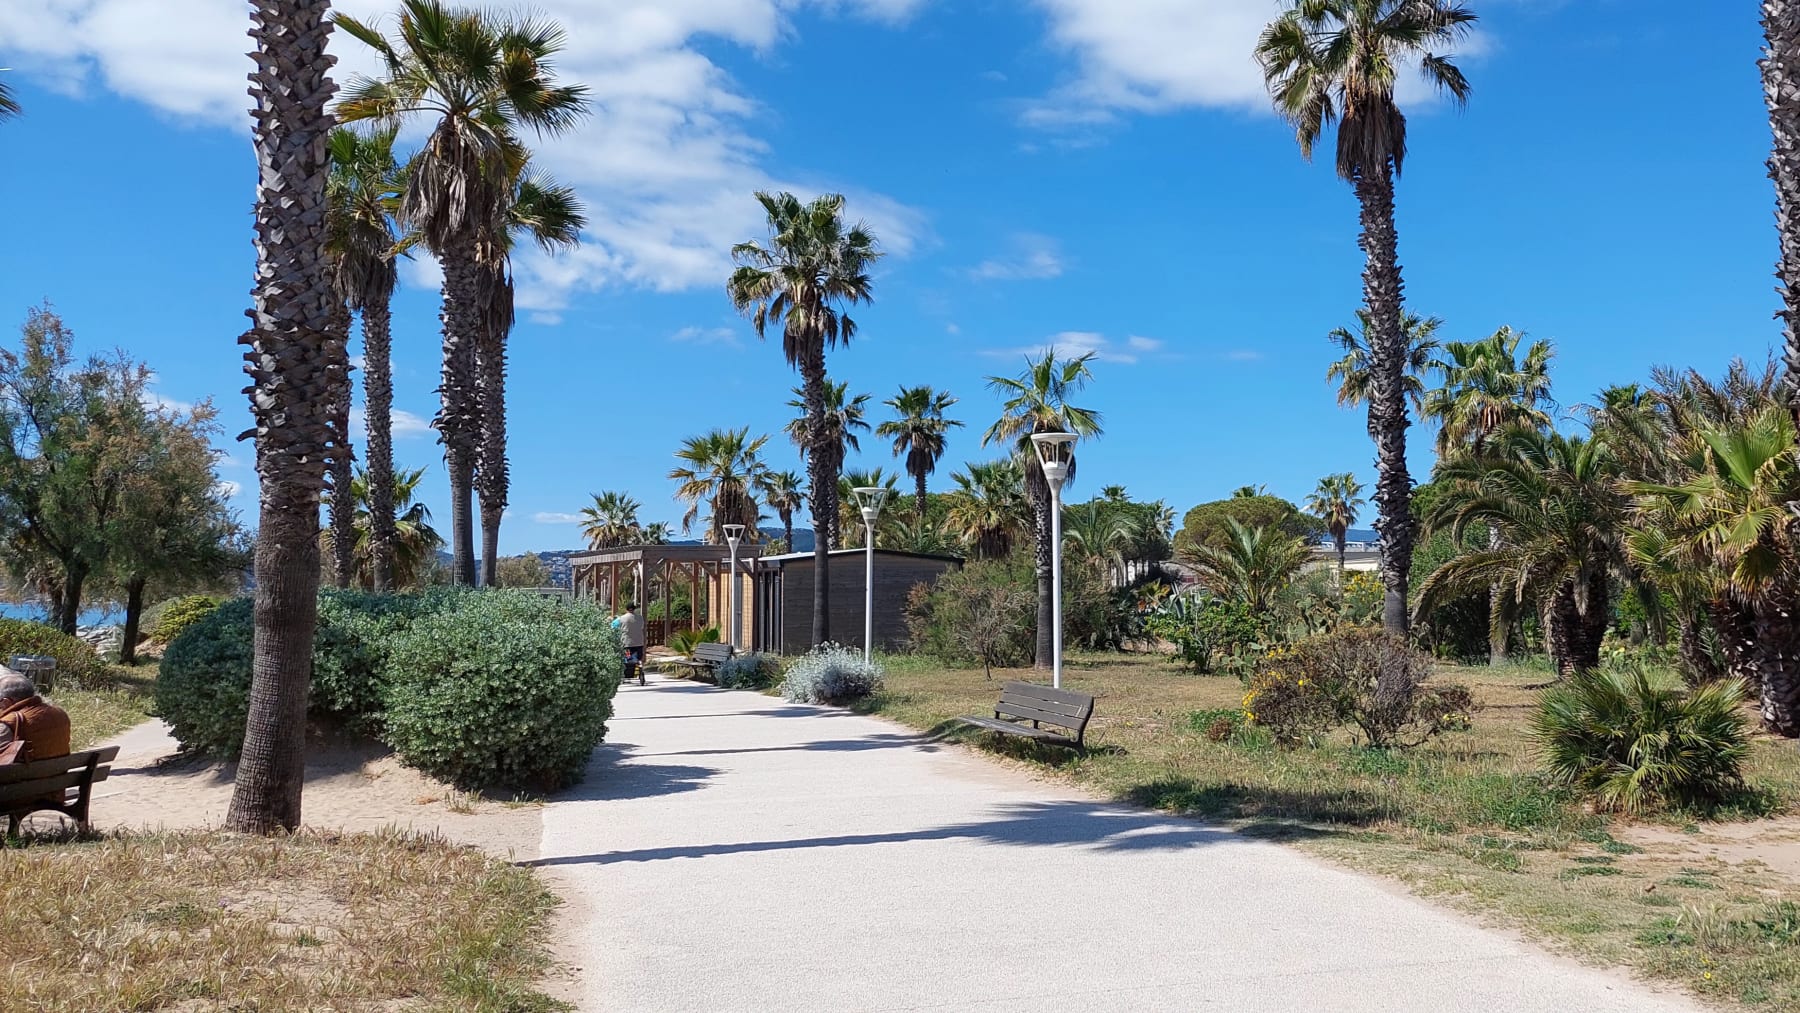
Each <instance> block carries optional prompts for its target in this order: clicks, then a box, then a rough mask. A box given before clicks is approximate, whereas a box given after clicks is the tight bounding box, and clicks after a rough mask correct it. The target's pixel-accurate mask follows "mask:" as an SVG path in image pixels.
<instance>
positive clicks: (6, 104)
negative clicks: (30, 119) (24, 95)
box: [0, 81, 21, 120]
mask: <svg viewBox="0 0 1800 1013" xmlns="http://www.w3.org/2000/svg"><path fill="white" fill-rule="evenodd" d="M20 111H21V110H20V109H19V101H18V99H15V98H13V96H12V87H11V86H10V85H8V84H7V83H6V82H4V81H0V120H10V119H12V118H13V117H14V116H17V115H19V113H20Z"/></svg>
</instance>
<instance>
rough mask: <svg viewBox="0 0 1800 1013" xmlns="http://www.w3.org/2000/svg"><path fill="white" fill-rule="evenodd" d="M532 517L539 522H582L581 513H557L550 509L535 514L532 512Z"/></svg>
mask: <svg viewBox="0 0 1800 1013" xmlns="http://www.w3.org/2000/svg"><path fill="white" fill-rule="evenodd" d="M531 519H532V520H534V521H536V522H538V523H539V524H580V523H581V515H580V514H564V513H555V512H553V511H549V510H540V511H538V512H537V513H535V514H532V515H531Z"/></svg>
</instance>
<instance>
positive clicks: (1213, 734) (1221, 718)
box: [1188, 708, 1246, 742]
mask: <svg viewBox="0 0 1800 1013" xmlns="http://www.w3.org/2000/svg"><path fill="white" fill-rule="evenodd" d="M1245 720H1246V718H1245V716H1244V712H1243V711H1241V710H1233V709H1231V708H1225V709H1222V710H1199V711H1194V712H1193V713H1192V714H1189V715H1188V727H1190V728H1192V729H1193V730H1194V731H1197V732H1199V733H1201V734H1202V735H1205V736H1206V738H1207V739H1208V740H1209V741H1212V742H1225V741H1227V740H1229V739H1231V738H1232V737H1233V736H1235V735H1236V734H1237V733H1238V732H1239V731H1241V730H1242V729H1243V727H1244V722H1245Z"/></svg>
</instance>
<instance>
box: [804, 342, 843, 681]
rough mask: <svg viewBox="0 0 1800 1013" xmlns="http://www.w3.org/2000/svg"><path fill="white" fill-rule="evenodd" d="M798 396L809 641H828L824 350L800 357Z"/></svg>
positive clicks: (829, 494) (830, 482)
mask: <svg viewBox="0 0 1800 1013" xmlns="http://www.w3.org/2000/svg"><path fill="white" fill-rule="evenodd" d="M800 386H801V395H802V396H803V397H804V398H805V400H806V443H807V448H808V453H807V455H806V481H807V483H808V485H809V486H810V487H811V488H809V489H807V491H806V492H807V499H808V500H810V501H811V504H812V519H813V614H812V642H813V646H815V647H816V646H818V645H819V644H823V643H825V642H827V641H829V640H830V639H831V538H832V530H833V529H834V528H835V527H836V522H837V469H836V468H835V467H833V458H832V454H831V448H830V446H829V445H828V444H829V443H830V442H832V441H831V440H829V438H828V434H826V432H825V351H824V349H822V348H819V349H812V348H809V349H808V350H807V351H806V352H805V353H804V354H803V355H802V356H801V357H800Z"/></svg>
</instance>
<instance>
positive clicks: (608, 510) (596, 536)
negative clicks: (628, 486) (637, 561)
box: [581, 489, 643, 549]
mask: <svg viewBox="0 0 1800 1013" xmlns="http://www.w3.org/2000/svg"><path fill="white" fill-rule="evenodd" d="M593 498H594V503H593V505H592V506H585V507H582V508H581V536H582V537H583V538H586V539H587V542H588V548H590V549H610V548H614V547H615V546H620V545H630V544H631V543H633V542H635V541H637V540H638V539H639V538H640V537H642V535H643V529H642V527H640V526H639V524H638V510H640V509H641V508H642V507H643V504H642V503H639V502H638V501H637V500H635V499H632V498H631V496H630V495H628V494H626V493H622V492H613V491H612V490H610V489H609V490H607V491H606V492H597V493H594V494H593Z"/></svg>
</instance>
